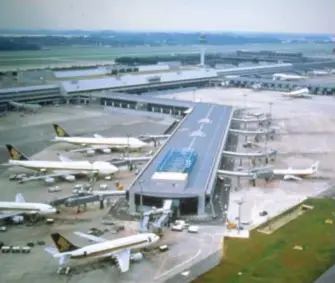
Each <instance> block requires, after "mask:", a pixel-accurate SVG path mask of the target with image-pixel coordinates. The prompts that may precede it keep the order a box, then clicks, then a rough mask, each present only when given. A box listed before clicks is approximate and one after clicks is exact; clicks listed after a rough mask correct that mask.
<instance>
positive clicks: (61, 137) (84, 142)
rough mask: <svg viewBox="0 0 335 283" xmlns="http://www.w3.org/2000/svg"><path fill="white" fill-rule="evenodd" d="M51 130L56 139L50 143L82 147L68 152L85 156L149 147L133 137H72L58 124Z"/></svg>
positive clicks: (95, 135) (96, 135)
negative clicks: (53, 131) (98, 152)
mask: <svg viewBox="0 0 335 283" xmlns="http://www.w3.org/2000/svg"><path fill="white" fill-rule="evenodd" d="M53 128H54V130H55V132H56V137H55V138H54V139H53V140H52V141H54V142H65V143H69V144H74V145H81V146H83V147H84V148H78V149H74V150H71V151H70V152H85V151H86V153H87V154H89V155H92V154H94V153H95V151H97V150H98V151H102V152H103V153H110V152H111V149H127V148H128V149H141V148H145V147H148V146H149V144H148V143H146V142H144V141H141V140H140V139H138V138H133V137H112V138H106V137H103V136H101V135H98V134H94V136H93V137H73V136H70V135H69V134H68V133H67V132H66V131H65V130H64V129H63V128H62V127H61V126H59V125H58V124H53Z"/></svg>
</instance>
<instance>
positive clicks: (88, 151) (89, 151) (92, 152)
mask: <svg viewBox="0 0 335 283" xmlns="http://www.w3.org/2000/svg"><path fill="white" fill-rule="evenodd" d="M86 154H87V155H89V156H92V155H94V154H95V150H94V149H88V150H87V151H86Z"/></svg>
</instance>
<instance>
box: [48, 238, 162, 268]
mask: <svg viewBox="0 0 335 283" xmlns="http://www.w3.org/2000/svg"><path fill="white" fill-rule="evenodd" d="M74 234H76V235H77V236H79V237H83V238H86V239H88V240H90V241H93V242H95V243H94V244H91V245H87V246H84V247H82V248H80V247H78V246H76V245H74V244H72V243H71V242H70V241H68V240H67V239H65V238H64V237H63V236H61V235H60V234H59V233H53V234H51V238H52V240H53V241H54V243H55V245H56V247H57V249H55V248H50V247H48V248H45V251H46V252H48V253H49V254H51V255H52V256H53V257H54V258H56V259H59V265H64V264H66V263H67V261H68V260H69V259H74V260H75V259H90V258H101V257H105V258H106V257H107V258H111V259H114V260H116V262H117V265H118V267H119V268H120V270H121V272H126V271H128V270H129V263H130V261H139V260H141V259H142V258H143V255H142V254H141V253H140V252H137V253H134V254H131V251H132V250H134V249H136V250H138V249H143V248H146V247H149V246H151V245H153V244H155V243H156V242H157V241H158V240H159V236H157V235H155V234H153V233H143V234H137V235H133V236H128V237H123V238H119V239H115V240H106V239H104V238H101V237H96V236H93V235H88V234H85V233H82V232H74Z"/></svg>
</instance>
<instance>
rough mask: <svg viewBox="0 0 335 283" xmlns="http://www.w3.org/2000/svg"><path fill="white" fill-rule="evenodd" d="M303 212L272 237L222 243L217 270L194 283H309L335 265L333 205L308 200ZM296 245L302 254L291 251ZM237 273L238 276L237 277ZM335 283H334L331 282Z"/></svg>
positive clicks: (259, 235) (328, 201)
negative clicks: (221, 258) (327, 221)
mask: <svg viewBox="0 0 335 283" xmlns="http://www.w3.org/2000/svg"><path fill="white" fill-rule="evenodd" d="M305 204H308V205H312V206H314V209H312V210H309V211H307V212H305V213H304V214H303V215H301V216H299V217H298V218H297V219H295V220H293V221H291V222H290V223H288V224H286V225H285V226H283V227H282V228H280V229H279V230H277V231H275V232H273V233H272V234H271V235H265V234H262V233H259V232H257V231H256V230H254V231H252V232H251V234H250V238H249V239H233V238H230V239H225V241H224V245H225V256H224V258H223V261H222V262H221V264H220V265H219V266H217V267H216V268H214V269H213V270H211V271H210V272H208V273H207V274H205V275H203V276H202V277H201V278H199V279H197V280H196V281H194V282H195V283H202V282H203V283H216V282H217V283H223V282H226V283H270V282H271V283H312V282H314V280H315V279H316V278H318V277H319V276H320V275H321V274H322V273H323V272H324V271H326V270H327V269H328V268H329V267H330V266H331V265H333V264H335V221H334V224H333V225H332V224H326V223H325V220H326V219H333V220H335V219H334V216H333V213H334V212H335V201H334V200H331V199H310V200H307V201H306V202H305ZM295 245H300V246H303V247H304V250H302V251H298V250H294V249H293V247H294V246H295ZM238 273H241V274H240V275H238ZM334 282H335V280H334Z"/></svg>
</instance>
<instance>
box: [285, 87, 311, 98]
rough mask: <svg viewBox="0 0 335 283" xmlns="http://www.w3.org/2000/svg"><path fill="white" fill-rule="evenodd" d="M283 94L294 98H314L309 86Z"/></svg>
mask: <svg viewBox="0 0 335 283" xmlns="http://www.w3.org/2000/svg"><path fill="white" fill-rule="evenodd" d="M283 96H286V97H292V98H312V97H313V95H310V94H309V89H308V88H301V89H297V90H294V91H291V92H284V93H283Z"/></svg>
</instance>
